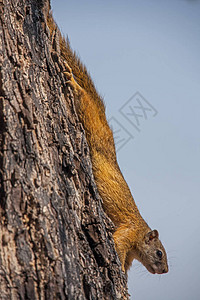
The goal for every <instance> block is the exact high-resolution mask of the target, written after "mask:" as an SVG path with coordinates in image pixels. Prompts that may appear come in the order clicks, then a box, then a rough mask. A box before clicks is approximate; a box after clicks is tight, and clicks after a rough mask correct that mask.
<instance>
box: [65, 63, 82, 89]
mask: <svg viewBox="0 0 200 300" xmlns="http://www.w3.org/2000/svg"><path fill="white" fill-rule="evenodd" d="M64 64H65V69H64V71H63V73H64V75H65V77H66V79H67V80H66V84H68V85H69V86H70V87H71V88H72V90H73V91H74V92H75V94H79V93H81V92H82V90H83V89H82V88H81V87H80V85H79V84H78V83H77V82H76V81H75V79H74V76H73V73H72V69H71V68H70V66H69V65H68V63H67V62H66V61H65V62H64Z"/></svg>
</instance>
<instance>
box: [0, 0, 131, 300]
mask: <svg viewBox="0 0 200 300" xmlns="http://www.w3.org/2000/svg"><path fill="white" fill-rule="evenodd" d="M47 11H48V1H46V0H41V1H36V0H3V1H2V0H0V63H1V64H0V299H31V300H32V299H126V298H128V294H127V290H126V279H125V277H124V275H123V273H122V272H121V267H120V262H119V259H118V257H117V255H116V252H115V249H114V243H113V239H112V230H113V225H112V223H111V221H110V220H109V219H108V218H107V216H106V215H105V213H104V211H103V209H102V201H101V199H100V197H99V195H98V192H97V189H96V185H95V182H94V179H93V175H92V168H91V162H90V156H89V150H88V146H87V142H86V138H85V134H84V130H83V128H82V126H81V124H80V123H79V121H78V117H77V115H76V112H75V108H74V102H73V101H74V100H73V94H72V92H71V91H70V88H69V89H67V88H64V87H65V80H64V76H63V74H62V67H63V65H62V61H60V59H59V53H58V50H56V51H57V53H56V52H55V48H56V47H55V45H53V44H52V42H51V41H50V39H49V31H48V28H47V25H46V14H47ZM54 42H55V41H54ZM64 94H65V95H64Z"/></svg>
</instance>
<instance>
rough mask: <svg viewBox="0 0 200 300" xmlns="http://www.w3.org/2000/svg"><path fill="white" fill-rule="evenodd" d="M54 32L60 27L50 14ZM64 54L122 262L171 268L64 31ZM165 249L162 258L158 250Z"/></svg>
mask: <svg viewBox="0 0 200 300" xmlns="http://www.w3.org/2000/svg"><path fill="white" fill-rule="evenodd" d="M48 26H49V29H50V33H51V35H52V34H53V32H54V31H55V30H56V25H55V23H54V20H53V18H52V16H51V14H49V16H48ZM59 44H60V52H61V53H60V56H61V58H62V60H63V61H65V70H64V74H65V76H66V78H67V83H68V84H69V85H70V86H71V87H72V89H73V91H74V95H75V98H76V101H75V102H76V108H77V112H78V115H79V119H80V121H81V122H82V124H83V126H84V128H85V132H86V137H87V141H88V145H89V148H90V154H91V160H92V168H93V174H94V177H95V181H96V184H97V187H98V191H99V194H100V195H101V197H102V199H103V207H104V210H105V211H106V213H107V214H108V216H109V217H110V218H111V220H112V221H113V223H114V224H115V226H116V230H115V232H114V235H113V237H114V241H115V247H116V250H117V253H118V255H119V258H120V260H121V263H122V269H123V271H127V270H128V269H129V268H130V266H131V264H132V261H133V259H137V260H139V261H140V262H141V263H143V265H144V266H146V268H147V269H148V270H149V271H150V272H151V273H160V274H161V273H166V272H167V271H168V266H167V257H166V253H165V250H164V247H163V246H162V244H161V242H160V240H159V238H158V233H157V231H155V230H154V231H151V229H150V228H149V226H148V225H147V223H146V222H145V221H144V219H143V218H142V217H141V215H140V212H139V210H138V208H137V206H136V204H135V201H134V199H133V197H132V195H131V192H130V190H129V187H128V185H127V183H126V181H125V180H124V177H123V175H122V173H121V171H120V169H119V166H118V163H117V159H116V152H115V145H114V139H113V134H112V131H111V129H110V127H109V125H108V122H107V120H106V115H105V107H104V103H103V99H102V98H101V97H100V96H99V95H98V93H97V91H96V89H95V86H94V84H93V82H92V80H91V78H90V76H89V74H88V72H87V70H86V68H85V66H83V65H82V63H81V62H80V60H79V58H78V57H77V56H76V54H75V53H74V52H73V51H72V49H71V47H70V45H69V41H68V40H67V41H66V40H65V39H64V38H63V37H62V36H61V35H60V40H59ZM158 250H159V251H161V252H162V258H159V257H158V255H157V251H158Z"/></svg>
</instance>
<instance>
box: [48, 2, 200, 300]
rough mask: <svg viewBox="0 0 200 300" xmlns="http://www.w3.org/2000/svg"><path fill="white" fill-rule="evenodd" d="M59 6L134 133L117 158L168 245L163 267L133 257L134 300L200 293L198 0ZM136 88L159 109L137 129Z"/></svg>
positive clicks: (114, 112)
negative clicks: (161, 270) (150, 268)
mask: <svg viewBox="0 0 200 300" xmlns="http://www.w3.org/2000/svg"><path fill="white" fill-rule="evenodd" d="M52 10H53V15H54V17H55V19H56V22H57V24H58V25H59V27H60V29H61V31H62V33H63V34H64V35H68V36H69V38H70V41H71V45H72V47H73V49H75V50H76V51H77V52H78V53H79V55H80V57H81V59H82V61H83V62H84V63H85V65H86V66H87V68H88V70H89V71H90V73H91V75H92V78H93V79H94V82H95V84H96V86H97V89H98V91H99V92H100V93H101V95H103V96H104V99H105V103H106V107H107V116H108V118H114V119H115V120H117V121H118V122H119V124H120V126H121V125H122V126H123V128H125V129H126V130H127V131H128V132H129V133H130V134H131V135H132V136H133V137H134V139H131V140H129V142H128V143H127V144H126V145H124V146H123V147H122V148H121V150H120V151H118V161H119V165H120V168H121V170H122V172H123V174H124V176H125V179H126V180H127V182H128V184H129V187H130V189H131V191H132V193H133V195H134V198H135V201H136V203H137V205H138V207H139V209H140V212H141V214H142V216H143V217H144V218H145V220H146V221H147V222H148V224H149V226H150V227H152V229H154V228H156V229H158V230H159V232H160V236H161V240H162V241H163V243H164V245H165V247H166V249H167V252H168V256H169V262H170V272H169V273H168V274H166V275H162V276H160V275H151V274H149V273H148V272H147V271H146V270H145V269H144V267H143V266H142V265H139V263H134V264H133V267H132V268H131V270H130V272H129V293H130V294H131V299H136V300H146V299H148V300H155V299H162V300H175V299H181V300H198V299H200V286H199V279H200V275H199V270H200V259H199V253H200V233H199V231H200V199H199V195H200V132H199V129H200V118H199V115H200V85H199V81H200V59H199V53H200V1H197V0H196V1H195V0H190V1H189V0H188V1H186V0H185V1H184V0H169V1H166V0H159V1H158V0H134V1H127V0H125V1H118V0H115V1H113V0H111V1H103V0H101V1H100V0H98V1H92V0H85V1H81V0H74V1H61V0H53V1H52ZM136 92H139V93H140V94H141V95H142V96H143V97H144V98H145V99H146V100H147V101H148V103H150V104H151V105H152V106H153V108H154V109H155V110H156V111H157V112H158V113H157V114H156V115H155V116H154V114H153V113H152V112H150V111H148V110H147V111H146V112H147V116H146V117H147V118H146V119H145V115H142V111H141V110H140V113H141V117H138V120H139V122H140V124H139V127H140V132H138V131H137V129H136V128H135V127H134V126H133V124H131V123H130V122H129V121H128V118H131V117H132V120H133V116H131V115H130V113H129V115H128V114H127V117H126V118H125V117H124V116H123V115H122V113H121V112H120V108H121V107H122V106H123V105H124V104H125V103H126V102H127V101H128V99H130V98H131V97H132V96H133V95H134V94H135V93H136ZM141 99H142V98H140V99H139V100H140V101H142V100H141ZM131 101H132V104H131V105H133V106H132V107H134V106H138V105H137V104H138V103H139V102H137V97H135V98H133V99H132V100H131ZM134 101H135V102H134ZM143 104H144V102H143ZM126 107H127V108H130V105H129V104H127V106H126ZM146 107H150V106H148V104H147V103H146ZM137 113H138V114H140V113H139V110H138V111H137ZM142 116H143V118H142ZM134 121H136V119H134ZM121 128H122V127H121ZM114 129H115V128H114ZM122 131H123V130H122ZM119 134H120V133H119ZM121 134H122V135H123V132H121ZM122 138H123V137H122ZM124 138H126V136H124ZM138 266H139V267H138Z"/></svg>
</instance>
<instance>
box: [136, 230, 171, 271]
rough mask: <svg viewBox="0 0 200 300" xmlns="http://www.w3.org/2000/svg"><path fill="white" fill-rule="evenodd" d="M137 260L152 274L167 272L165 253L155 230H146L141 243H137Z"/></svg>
mask: <svg viewBox="0 0 200 300" xmlns="http://www.w3.org/2000/svg"><path fill="white" fill-rule="evenodd" d="M137 260H139V261H140V262H141V263H142V264H143V265H144V266H145V267H146V268H147V270H148V271H149V272H150V273H152V274H155V273H157V274H163V273H167V272H168V264H167V255H166V252H165V249H164V247H163V245H162V243H161V241H160V240H159V237H158V231H157V230H152V231H149V232H147V233H146V234H145V236H144V237H143V238H142V241H141V243H138V245H137Z"/></svg>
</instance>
